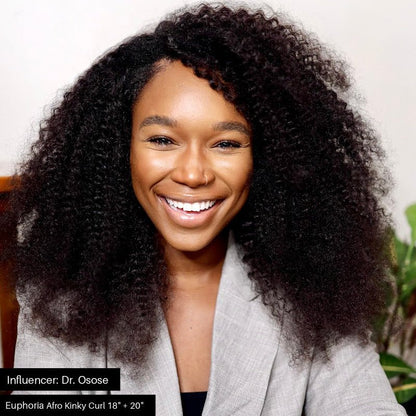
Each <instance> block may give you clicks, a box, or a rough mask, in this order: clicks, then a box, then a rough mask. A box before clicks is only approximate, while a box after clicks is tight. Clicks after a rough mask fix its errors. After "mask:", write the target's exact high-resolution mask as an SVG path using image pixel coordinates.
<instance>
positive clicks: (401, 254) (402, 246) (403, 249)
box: [394, 235, 409, 268]
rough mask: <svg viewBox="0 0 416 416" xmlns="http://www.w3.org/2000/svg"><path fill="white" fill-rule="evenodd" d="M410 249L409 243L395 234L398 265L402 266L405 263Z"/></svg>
mask: <svg viewBox="0 0 416 416" xmlns="http://www.w3.org/2000/svg"><path fill="white" fill-rule="evenodd" d="M408 249H409V246H408V244H406V243H405V242H403V241H401V240H399V239H398V238H397V236H396V235H395V236H394V251H395V253H394V254H395V261H396V262H397V265H398V266H399V267H400V268H402V267H403V265H404V259H405V258H406V254H407V250H408Z"/></svg>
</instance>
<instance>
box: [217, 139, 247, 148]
mask: <svg viewBox="0 0 416 416" xmlns="http://www.w3.org/2000/svg"><path fill="white" fill-rule="evenodd" d="M214 147H218V148H220V149H239V148H240V147H243V146H242V144H241V143H239V142H236V141H234V140H222V141H220V142H219V143H217V144H216V145H215V146H214Z"/></svg>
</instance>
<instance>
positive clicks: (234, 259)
mask: <svg viewBox="0 0 416 416" xmlns="http://www.w3.org/2000/svg"><path fill="white" fill-rule="evenodd" d="M244 267H245V266H244V265H243V263H242V261H241V259H240V258H239V254H238V252H237V249H236V245H235V243H234V242H233V239H232V236H230V243H229V247H228V250H227V256H226V259H225V262H224V266H223V272H222V276H221V282H220V288H219V292H218V297H217V304H216V311H215V318H214V331H213V343H212V352H211V373H210V381H209V388H208V395H207V399H206V402H205V407H204V411H203V415H204V416H205V415H232V414H238V415H239V416H244V415H248V416H253V415H260V414H261V411H262V407H263V404H264V400H265V396H266V392H267V386H268V380H269V377H270V373H271V370H272V366H273V362H274V360H275V356H276V354H277V351H278V346H279V340H280V327H281V325H277V323H276V321H275V320H273V319H272V318H271V317H270V314H269V312H268V310H267V309H266V307H265V306H264V305H263V304H262V303H261V300H260V297H257V296H256V293H255V292H254V291H253V289H252V287H251V281H250V280H249V278H248V276H247V272H246V270H245V268H244Z"/></svg>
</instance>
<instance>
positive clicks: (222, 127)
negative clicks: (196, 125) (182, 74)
mask: <svg viewBox="0 0 416 416" xmlns="http://www.w3.org/2000/svg"><path fill="white" fill-rule="evenodd" d="M153 124H157V125H161V126H167V127H176V126H177V124H178V122H177V121H176V120H175V119H172V118H170V117H166V116H159V115H154V116H149V117H146V118H145V119H144V120H143V121H142V122H141V123H140V126H139V128H142V127H146V126H150V125H153ZM213 129H214V130H216V131H231V130H235V131H238V132H240V133H242V134H245V135H246V136H248V137H250V131H249V129H248V128H247V127H246V126H245V125H244V124H243V123H240V122H238V121H221V122H219V123H215V124H214V125H213Z"/></svg>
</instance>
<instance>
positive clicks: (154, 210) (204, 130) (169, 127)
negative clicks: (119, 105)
mask: <svg viewBox="0 0 416 416" xmlns="http://www.w3.org/2000/svg"><path fill="white" fill-rule="evenodd" d="M130 163H131V172H132V182H133V189H134V192H135V194H136V197H137V199H138V201H139V202H140V204H141V206H142V207H143V208H144V210H145V211H146V213H147V215H148V216H149V218H150V219H151V220H152V222H153V224H155V226H156V228H157V229H158V231H159V233H160V235H161V237H162V238H163V240H164V241H165V242H167V244H168V245H169V252H171V250H175V251H181V252H189V251H200V250H207V251H210V250H213V249H215V247H217V246H218V243H219V240H221V239H222V240H223V239H224V235H223V233H222V231H223V230H224V229H225V227H226V226H227V224H228V223H229V222H230V221H231V220H232V219H233V218H234V217H235V215H236V214H237V213H238V212H239V211H240V209H241V208H242V206H243V205H244V202H245V201H246V199H247V195H248V189H249V179H250V175H251V171H252V154H251V145H250V133H249V126H248V122H247V121H246V120H245V118H244V117H243V116H242V115H241V114H240V113H238V111H237V110H236V109H235V107H234V106H233V105H232V104H231V103H229V102H228V101H226V100H225V99H224V97H223V96H222V94H220V93H219V92H216V91H214V90H213V89H212V88H210V86H209V84H208V81H206V80H204V79H201V78H198V77H196V76H195V74H194V73H193V71H192V69H190V68H186V67H185V66H184V65H183V64H181V63H180V62H179V61H174V62H170V63H168V62H165V63H164V65H163V66H162V67H160V68H159V72H158V73H157V74H156V75H154V77H153V78H152V80H151V81H149V83H148V84H147V85H146V86H145V88H144V89H143V91H142V92H141V93H140V95H139V97H138V99H137V101H136V103H135V105H134V107H133V125H132V142H131V153H130ZM220 247H221V248H222V249H224V244H220ZM224 255H225V253H222V256H223V257H224Z"/></svg>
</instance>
